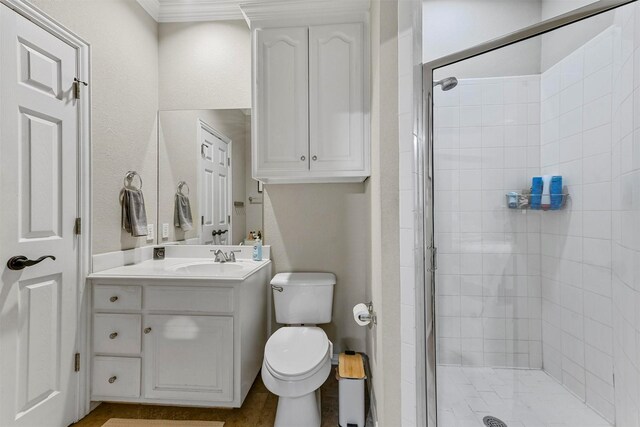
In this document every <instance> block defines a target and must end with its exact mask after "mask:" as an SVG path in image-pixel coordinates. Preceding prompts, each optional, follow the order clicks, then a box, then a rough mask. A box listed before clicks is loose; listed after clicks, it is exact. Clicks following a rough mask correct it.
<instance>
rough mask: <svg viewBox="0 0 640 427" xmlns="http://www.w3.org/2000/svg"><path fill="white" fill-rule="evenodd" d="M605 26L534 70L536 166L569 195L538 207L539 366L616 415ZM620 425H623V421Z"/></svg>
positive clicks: (609, 57) (610, 41) (609, 58)
mask: <svg viewBox="0 0 640 427" xmlns="http://www.w3.org/2000/svg"><path fill="white" fill-rule="evenodd" d="M615 35H616V29H615V28H614V27H611V28H609V29H608V30H606V31H605V32H603V33H601V34H600V35H598V36H597V37H595V38H594V39H592V40H590V41H589V42H588V43H586V44H585V45H583V46H582V47H580V48H579V49H577V50H576V51H574V52H572V53H571V54H570V55H568V56H566V57H565V58H564V59H563V60H561V61H560V62H559V63H557V64H556V65H554V66H553V67H551V68H550V69H548V70H547V71H545V72H544V73H543V74H542V78H541V121H542V124H541V147H540V148H541V159H540V160H541V166H542V173H543V174H551V175H562V176H563V183H564V184H565V185H567V187H568V190H569V193H570V199H569V201H568V203H567V205H566V208H565V209H563V210H560V211H553V212H542V221H541V232H542V234H541V276H542V313H543V315H542V319H543V334H542V335H543V366H544V370H545V371H547V372H548V373H549V374H551V375H552V376H553V377H555V378H556V379H557V380H558V381H560V382H561V383H562V384H564V385H565V387H567V388H568V389H569V390H571V391H572V392H573V393H574V394H576V395H577V396H579V397H580V398H581V399H583V400H585V401H586V402H587V404H589V406H591V407H593V408H595V409H596V410H597V411H598V412H600V413H601V414H602V415H603V416H605V418H607V420H609V421H613V419H614V412H615V411H614V392H613V341H612V300H611V224H612V223H611V221H612V204H611V195H612V191H611V189H612V187H611V170H612V169H611V165H612V162H611V134H612V133H611V117H612V116H611V102H612V97H611V95H612V82H613V79H612V70H613V68H612V67H613V53H612V52H613V47H614V40H615V39H616V37H615ZM623 425H624V424H623Z"/></svg>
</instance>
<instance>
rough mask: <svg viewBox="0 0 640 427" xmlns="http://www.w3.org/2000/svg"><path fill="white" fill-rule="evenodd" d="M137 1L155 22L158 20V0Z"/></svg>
mask: <svg viewBox="0 0 640 427" xmlns="http://www.w3.org/2000/svg"><path fill="white" fill-rule="evenodd" d="M138 3H139V4H140V6H142V8H143V9H144V10H146V11H147V13H148V14H149V15H151V17H152V18H153V19H155V20H156V22H158V17H159V15H160V2H159V1H158V0H138Z"/></svg>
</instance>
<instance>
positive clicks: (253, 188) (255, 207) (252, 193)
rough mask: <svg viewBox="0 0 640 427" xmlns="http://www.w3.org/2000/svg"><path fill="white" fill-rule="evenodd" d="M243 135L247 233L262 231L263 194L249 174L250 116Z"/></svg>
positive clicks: (247, 118)
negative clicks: (244, 140) (245, 145)
mask: <svg viewBox="0 0 640 427" xmlns="http://www.w3.org/2000/svg"><path fill="white" fill-rule="evenodd" d="M245 121H246V123H245V136H246V140H247V147H246V149H245V155H244V158H245V165H244V171H245V178H244V181H245V196H246V197H245V201H244V206H245V213H246V227H247V233H248V232H249V231H255V232H257V231H258V230H260V231H262V230H263V227H262V207H263V206H264V203H263V200H264V198H263V195H262V194H260V193H258V181H256V180H255V179H253V176H251V116H246V118H245ZM249 197H252V198H253V199H254V203H251V202H249Z"/></svg>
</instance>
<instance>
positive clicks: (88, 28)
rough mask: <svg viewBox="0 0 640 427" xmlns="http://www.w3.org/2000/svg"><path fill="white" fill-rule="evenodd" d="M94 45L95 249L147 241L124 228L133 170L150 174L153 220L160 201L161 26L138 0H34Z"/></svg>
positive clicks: (148, 201)
mask: <svg viewBox="0 0 640 427" xmlns="http://www.w3.org/2000/svg"><path fill="white" fill-rule="evenodd" d="M33 4H34V5H35V6H37V7H39V8H41V9H42V10H43V11H44V12H45V13H47V14H48V15H50V16H52V17H53V18H54V19H56V20H57V21H58V22H60V23H61V24H62V25H64V26H66V27H68V28H69V29H70V30H71V31H73V32H75V33H77V34H78V35H80V36H81V37H83V38H84V39H85V40H86V41H87V42H89V43H90V44H91V81H90V82H89V89H90V90H91V109H92V111H91V113H92V114H91V144H92V150H93V152H92V179H93V181H92V194H93V218H92V224H93V236H92V238H93V244H92V246H93V253H94V254H99V253H103V252H110V251H117V250H121V249H129V248H133V247H136V246H141V245H146V244H147V243H146V239H145V238H144V237H139V238H134V237H131V236H130V235H128V234H127V233H125V232H124V231H123V230H121V226H120V202H119V193H120V190H121V188H122V180H123V177H124V175H125V173H126V172H127V171H128V170H135V171H137V172H138V173H139V174H140V175H141V176H142V179H143V180H144V188H143V190H144V196H145V202H146V207H147V220H148V223H150V224H154V223H155V222H156V218H155V210H156V209H155V206H156V190H157V189H156V145H157V141H156V115H157V111H158V25H157V24H156V22H155V21H154V20H153V19H152V18H151V17H150V16H149V15H148V14H147V12H145V11H144V9H142V7H141V6H140V5H139V4H138V3H137V2H136V1H134V0H101V1H84V0H34V1H33Z"/></svg>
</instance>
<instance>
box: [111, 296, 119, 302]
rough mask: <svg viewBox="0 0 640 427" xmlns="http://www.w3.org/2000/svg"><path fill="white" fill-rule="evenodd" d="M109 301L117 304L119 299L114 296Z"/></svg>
mask: <svg viewBox="0 0 640 427" xmlns="http://www.w3.org/2000/svg"><path fill="white" fill-rule="evenodd" d="M109 301H111V302H116V301H118V297H117V296H112V297H111V298H109Z"/></svg>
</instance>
